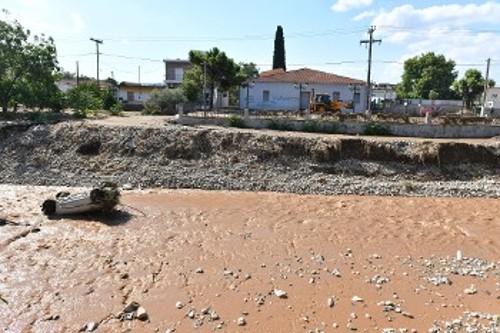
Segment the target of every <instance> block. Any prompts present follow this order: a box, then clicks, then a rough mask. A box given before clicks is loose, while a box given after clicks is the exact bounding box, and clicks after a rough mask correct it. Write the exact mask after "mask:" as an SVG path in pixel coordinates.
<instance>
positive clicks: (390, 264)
mask: <svg viewBox="0 0 500 333" xmlns="http://www.w3.org/2000/svg"><path fill="white" fill-rule="evenodd" d="M0 190H1V192H0V199H1V200H0V212H1V213H0V218H2V219H4V221H6V222H5V223H4V224H3V225H1V226H0V295H1V296H2V297H3V298H5V300H6V301H7V302H8V304H4V303H0V328H2V329H4V330H5V331H7V332H76V331H78V330H79V329H81V328H82V327H84V326H85V325H86V324H87V323H89V322H95V323H97V324H98V327H97V330H96V332H127V331H128V332H155V331H157V332H165V331H166V329H167V328H173V329H176V332H191V331H196V332H212V331H214V330H216V331H223V332H306V331H307V330H314V329H321V330H323V331H324V332H335V331H338V332H345V331H347V329H346V327H347V324H348V323H349V322H351V323H352V324H353V325H354V326H355V327H356V328H357V329H358V331H365V332H380V331H382V329H383V328H395V329H399V328H408V329H410V330H411V329H417V330H418V331H419V332H421V331H427V329H428V328H429V327H431V326H432V323H433V322H434V321H436V320H437V321H440V320H452V319H455V318H458V317H460V316H462V315H463V313H464V312H465V311H478V312H488V313H495V312H496V313H498V312H499V311H498V309H500V301H499V297H500V292H499V287H498V283H499V282H500V280H499V276H498V275H496V276H495V275H494V274H493V272H489V274H488V276H487V278H478V277H471V276H455V275H453V276H451V277H450V279H451V280H452V281H453V283H452V285H440V286H435V285H433V284H432V283H430V282H429V281H428V280H427V277H429V276H430V275H429V273H428V271H426V270H425V268H424V265H423V264H424V260H427V259H430V258H436V260H439V259H445V258H447V257H455V256H456V252H457V250H461V251H462V253H463V255H464V256H465V257H478V258H482V259H487V260H490V261H491V260H492V261H498V260H499V259H500V246H499V239H500V205H499V203H498V200H497V199H457V198H402V197H368V196H366V197H360V196H316V195H302V196H301V195H292V194H275V193H245V192H215V191H214V192H206V191H188V190H182V191H178V190H162V191H160V190H150V191H143V192H140V191H137V192H125V193H123V197H122V203H123V206H120V212H118V213H117V214H114V215H112V216H97V215H93V216H92V215H91V216H86V217H79V218H77V219H74V218H69V217H65V218H60V219H51V220H50V219H47V218H46V217H44V216H42V215H41V213H40V212H39V205H40V201H41V200H42V199H43V198H45V197H47V196H48V195H49V194H55V192H56V191H57V190H58V189H56V188H47V187H33V186H30V187H21V186H8V185H0ZM334 269H337V270H338V271H339V272H340V275H341V276H340V277H337V276H335V275H334V274H332V271H333V270H334ZM435 269H436V270H437V269H438V267H436V268H435ZM496 272H497V274H498V269H497V271H496ZM376 275H379V276H383V277H387V278H388V279H389V281H388V282H387V283H383V284H380V288H378V287H377V286H375V284H372V283H367V282H366V281H367V279H370V278H372V277H374V276H376ZM471 284H474V285H475V286H476V287H477V289H478V292H477V293H476V294H474V295H468V294H465V293H464V289H465V288H468V287H469V286H470V285H471ZM274 289H280V290H283V291H285V292H286V293H287V298H279V297H277V296H275V295H273V294H272V291H273V290H274ZM354 296H358V297H360V298H362V299H363V302H353V301H352V298H353V297H354ZM330 297H333V298H334V299H335V305H333V306H332V307H329V306H328V305H327V300H328V298H330ZM386 300H390V301H392V302H394V303H397V304H398V305H399V306H400V308H401V309H402V310H403V311H406V312H408V313H410V314H411V316H412V317H413V318H410V317H406V316H403V315H401V313H396V312H384V311H383V310H382V308H381V306H380V305H377V304H378V303H379V302H382V301H386ZM131 301H135V302H138V303H139V304H140V305H141V306H143V307H144V308H145V309H146V311H147V313H148V315H149V319H148V320H147V321H140V320H137V319H136V320H131V321H129V320H124V321H120V320H119V319H118V318H117V317H118V315H119V314H120V312H121V311H122V310H123V309H124V307H125V306H126V305H127V304H128V303H130V302H131ZM177 302H182V303H183V304H184V305H185V306H184V307H183V308H182V309H178V308H176V303H177ZM259 303H261V304H259ZM203 308H210V310H213V311H216V313H217V314H218V316H219V317H220V318H218V319H212V320H211V319H210V318H209V316H204V317H203V318H202V317H201V311H202V309H203ZM191 309H194V310H195V315H194V319H191V318H189V317H187V313H188V311H189V310H191ZM240 317H244V318H245V320H246V325H244V326H238V325H237V319H238V318H240ZM335 324H337V325H338V326H339V327H338V328H335V327H334V325H335Z"/></svg>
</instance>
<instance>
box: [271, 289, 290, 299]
mask: <svg viewBox="0 0 500 333" xmlns="http://www.w3.org/2000/svg"><path fill="white" fill-rule="evenodd" d="M272 294H274V295H275V296H276V297H279V298H288V294H287V293H286V291H284V290H281V289H274V290H273V291H272Z"/></svg>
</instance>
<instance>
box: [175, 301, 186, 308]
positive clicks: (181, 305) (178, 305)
mask: <svg viewBox="0 0 500 333" xmlns="http://www.w3.org/2000/svg"><path fill="white" fill-rule="evenodd" d="M175 307H176V308H177V309H179V310H180V309H182V308H183V307H184V303H182V302H181V301H177V302H176V303H175Z"/></svg>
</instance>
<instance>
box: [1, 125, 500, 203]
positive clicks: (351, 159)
mask: <svg viewBox="0 0 500 333" xmlns="http://www.w3.org/2000/svg"><path fill="white" fill-rule="evenodd" d="M0 140H1V141H0V158H1V160H0V182H2V183H15V184H32V185H61V186H93V185H95V184H96V183H98V182H102V181H114V182H117V183H119V184H131V185H132V186H133V187H137V188H150V187H163V188H201V189H212V190H213V189H216V190H224V189H229V190H259V191H262V190H264V191H279V192H291V193H325V194H327V193H332V194H381V195H446V194H447V193H448V194H449V193H450V190H449V189H446V188H441V190H439V186H440V185H439V184H440V183H442V182H443V181H445V182H473V181H477V180H484V181H488V182H489V183H487V184H486V185H485V184H480V186H478V191H479V192H478V191H475V190H474V191H472V192H474V193H472V194H471V195H486V196H498V191H500V190H498V189H496V190H495V189H494V188H496V187H498V186H497V185H498V182H499V179H500V173H499V171H498V170H499V167H500V141H498V140H497V141H495V140H485V142H484V143H477V142H476V143H466V142H453V141H439V140H434V141H431V140H411V139H404V138H399V139H398V138H394V139H387V138H385V139H375V138H373V139H372V138H361V137H349V136H334V135H330V136H329V135H312V134H308V135H305V134H304V135H301V134H297V133H286V132H269V131H240V130H234V129H224V128H212V129H207V128H195V127H183V126H175V125H166V126H164V127H134V126H103V125H95V124H94V125H93V124H89V123H79V122H75V123H70V122H65V123H59V124H55V125H36V126H29V125H9V126H3V127H1V128H0ZM349 177H351V178H349ZM377 182H379V184H378V185H377ZM408 182H416V184H408ZM430 182H431V183H430ZM432 182H438V185H436V186H438V190H437V191H438V192H436V193H434V192H433V191H434V190H432V189H429V188H430V187H432V186H434V185H432ZM419 184H420V185H419ZM452 185H453V184H452ZM469 185H471V184H465V185H464V184H458V185H457V184H455V185H453V186H452V187H453V188H455V189H456V188H459V190H453V189H452V190H451V193H452V195H459V196H467V195H470V193H469V194H466V193H461V191H462V190H461V188H463V189H467V188H472V189H474V186H473V185H471V186H469ZM483 185H484V186H483ZM377 186H378V188H377ZM429 186H430V187H429ZM490 187H491V188H492V189H490ZM482 188H485V189H486V192H485V193H482V192H481V189H482ZM439 191H441V192H443V193H441V192H439ZM459 192H460V193H459ZM469 192H471V191H469Z"/></svg>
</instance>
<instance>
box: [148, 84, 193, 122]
mask: <svg viewBox="0 0 500 333" xmlns="http://www.w3.org/2000/svg"><path fill="white" fill-rule="evenodd" d="M185 102H186V97H185V96H184V92H183V90H182V89H181V88H176V89H169V88H165V89H156V90H153V92H151V96H150V97H149V99H148V100H147V101H146V103H145V107H146V109H145V112H144V113H147V114H163V115H174V114H176V113H177V110H176V109H175V107H176V105H177V104H182V103H185Z"/></svg>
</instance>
